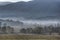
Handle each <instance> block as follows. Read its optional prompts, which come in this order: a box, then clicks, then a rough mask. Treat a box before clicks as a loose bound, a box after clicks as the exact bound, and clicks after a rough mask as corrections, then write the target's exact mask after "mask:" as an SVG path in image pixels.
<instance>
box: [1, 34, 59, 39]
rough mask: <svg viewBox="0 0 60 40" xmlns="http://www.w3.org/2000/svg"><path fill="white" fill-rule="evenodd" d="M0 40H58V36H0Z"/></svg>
mask: <svg viewBox="0 0 60 40" xmlns="http://www.w3.org/2000/svg"><path fill="white" fill-rule="evenodd" d="M0 40H60V36H59V35H9V34H6V35H0Z"/></svg>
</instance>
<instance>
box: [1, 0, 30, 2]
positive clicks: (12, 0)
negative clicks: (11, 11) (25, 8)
mask: <svg viewBox="0 0 60 40" xmlns="http://www.w3.org/2000/svg"><path fill="white" fill-rule="evenodd" d="M18 1H25V2H28V1H30V0H0V2H18Z"/></svg>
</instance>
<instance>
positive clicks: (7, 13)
mask: <svg viewBox="0 0 60 40" xmlns="http://www.w3.org/2000/svg"><path fill="white" fill-rule="evenodd" d="M0 16H1V17H24V18H31V19H37V18H39V19H40V18H41V17H42V18H43V17H45V18H46V17H50V18H51V19H52V16H54V17H55V18H56V17H60V1H56V0H45V1H44V0H37V1H36V0H35V1H30V2H17V3H12V4H8V5H5V6H0ZM45 18H44V19H45Z"/></svg>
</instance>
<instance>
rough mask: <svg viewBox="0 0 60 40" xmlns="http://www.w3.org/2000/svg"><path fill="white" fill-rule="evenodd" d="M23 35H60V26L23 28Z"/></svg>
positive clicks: (21, 30)
mask: <svg viewBox="0 0 60 40" xmlns="http://www.w3.org/2000/svg"><path fill="white" fill-rule="evenodd" d="M20 32H21V33H28V34H49V35H51V34H52V33H57V34H59V35H60V26H59V25H57V26H56V27H55V26H53V25H49V26H44V27H42V26H36V27H34V28H22V29H20Z"/></svg>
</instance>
